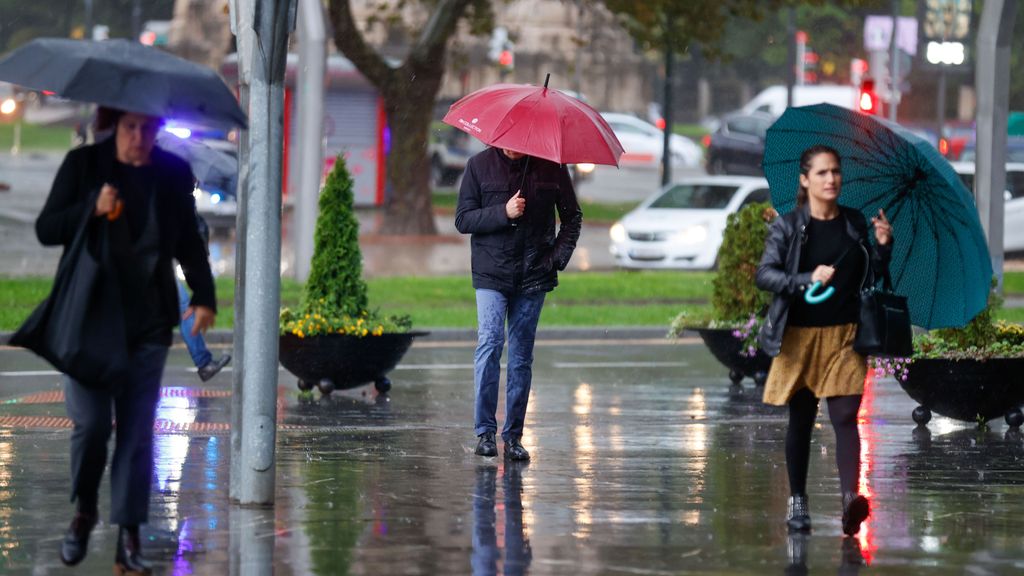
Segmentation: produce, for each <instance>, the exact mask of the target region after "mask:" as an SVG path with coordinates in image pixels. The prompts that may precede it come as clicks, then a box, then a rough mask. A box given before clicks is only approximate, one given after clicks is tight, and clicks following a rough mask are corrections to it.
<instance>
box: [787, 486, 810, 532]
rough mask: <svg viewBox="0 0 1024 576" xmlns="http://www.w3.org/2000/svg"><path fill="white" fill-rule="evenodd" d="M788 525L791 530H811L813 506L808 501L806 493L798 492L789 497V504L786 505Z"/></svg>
mask: <svg viewBox="0 0 1024 576" xmlns="http://www.w3.org/2000/svg"><path fill="white" fill-rule="evenodd" d="M786 526H788V527H789V531H790V532H810V531H811V507H810V504H808V502H807V495H806V494H796V495H794V496H790V497H789V504H788V506H787V507H786Z"/></svg>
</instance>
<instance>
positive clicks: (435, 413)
mask: <svg viewBox="0 0 1024 576" xmlns="http://www.w3.org/2000/svg"><path fill="white" fill-rule="evenodd" d="M540 337H541V340H540V341H539V342H538V347H537V351H536V361H535V370H534V388H533V392H532V397H531V401H530V411H529V414H528V417H527V433H526V436H525V437H524V438H523V443H524V445H525V446H526V447H527V448H528V449H529V450H530V451H531V453H532V454H533V461H532V462H531V463H528V464H518V465H517V464H510V463H505V462H503V461H502V460H501V459H500V458H499V459H485V458H481V457H478V456H474V455H473V453H472V451H473V447H474V444H475V442H474V440H475V439H474V438H473V437H472V431H471V428H472V423H471V421H470V417H471V413H472V409H471V408H472V396H473V394H472V368H471V362H472V352H473V344H472V343H471V342H465V341H458V340H456V341H443V340H440V339H437V340H431V339H430V338H425V339H422V340H420V341H418V342H417V344H416V345H415V346H414V347H413V348H412V350H410V352H409V353H408V354H407V356H406V357H405V359H404V361H403V363H402V364H401V365H400V366H399V368H398V369H396V370H395V371H393V372H392V373H391V378H392V380H393V382H394V388H393V390H392V392H391V395H390V397H379V396H377V394H376V392H374V391H373V389H372V387H370V386H366V387H362V388H356V389H352V390H347V391H343V392H335V393H334V394H333V395H332V396H330V397H325V398H321V397H320V396H319V395H317V396H315V397H314V398H315V399H314V400H311V401H304V400H301V399H300V398H299V396H298V394H297V390H296V388H295V386H294V382H295V379H294V377H292V376H291V375H289V374H287V373H286V372H282V373H281V378H280V389H279V398H280V402H279V410H278V420H279V435H278V450H277V458H278V460H277V492H276V494H277V499H276V500H277V501H276V506H275V507H274V509H273V510H251V509H241V508H238V507H234V506H231V505H230V504H229V501H228V495H227V486H228V476H229V468H230V466H229V435H228V425H227V423H228V422H229V420H230V407H229V405H230V392H229V390H230V378H228V377H226V375H222V376H219V377H218V378H215V379H214V380H212V381H211V382H209V383H208V384H207V385H200V383H199V381H198V379H197V378H196V375H195V373H194V369H191V370H190V369H189V360H188V356H187V354H186V353H185V351H184V350H182V349H175V350H174V351H172V354H171V358H170V363H169V366H168V369H167V372H166V375H165V382H164V384H165V387H164V394H163V398H162V400H161V403H160V407H159V413H158V420H159V421H158V424H157V427H158V430H159V433H158V435H157V445H156V463H155V465H154V480H153V487H154V495H153V505H152V508H151V514H150V520H151V523H150V525H148V526H147V527H146V528H145V529H144V532H143V535H144V537H145V546H146V549H147V550H148V552H149V555H150V556H151V557H152V558H153V559H154V560H155V561H157V562H158V563H159V566H158V567H159V571H158V573H161V574H174V575H185V574H197V575H205V574H210V575H213V574H217V575H223V574H240V575H250V574H257V575H260V574H284V575H288V574H368V575H369V574H373V575H377V574H413V575H418V574H424V575H428V574H429V575H435V574H437V575H440V574H480V575H486V574H574V575H575V574H585V575H589V574H595V575H596V574H630V575H635V574H658V575H660V574H680V573H707V574H738V573H758V574H764V573H774V574H779V573H783V574H805V573H811V574H832V573H839V574H856V573H858V572H859V571H861V570H864V571H865V572H864V573H879V574H912V573H927V574H964V573H970V574H1012V573H1020V571H1021V570H1022V569H1024V498H1022V497H1021V495H1022V494H1024V467H1022V460H1021V458H1022V457H1024V440H1022V439H1021V437H1020V435H1019V434H1014V433H1012V432H1010V433H1008V432H1007V429H1006V427H1005V425H1004V424H1003V423H1002V422H1001V421H1000V422H995V423H993V426H992V429H991V430H989V431H978V430H976V429H975V428H974V427H973V426H971V425H968V424H966V423H960V422H955V421H952V420H948V419H945V418H942V417H936V418H935V419H933V421H932V422H931V424H930V431H929V430H925V429H915V425H914V424H913V422H912V421H911V419H910V413H911V410H912V409H913V407H914V403H913V402H912V401H911V400H910V399H909V398H908V397H907V396H906V395H905V394H904V393H903V392H902V391H901V390H900V388H899V386H898V384H896V383H895V382H894V381H892V380H881V381H878V382H873V383H871V384H870V386H869V387H868V392H867V394H866V396H865V401H864V406H863V410H862V414H861V419H860V429H861V434H862V437H863V438H864V444H863V448H862V464H861V471H860V484H861V489H862V490H863V491H864V492H866V493H868V494H870V495H871V496H872V498H873V501H874V505H875V513H874V516H872V518H870V519H869V521H868V522H867V523H866V524H865V525H864V527H863V528H862V530H861V532H860V534H859V535H858V537H857V538H854V539H845V540H844V539H843V538H842V537H841V531H840V526H839V506H840V501H839V487H838V482H837V478H836V473H835V464H834V440H833V436H832V432H831V429H830V427H829V425H828V420H827V417H826V416H825V414H822V415H821V416H820V419H819V426H818V429H817V430H816V431H815V438H814V444H813V445H812V451H811V454H812V462H811V473H810V482H809V492H810V501H811V513H812V520H813V523H814V532H813V534H812V535H811V536H809V537H803V538H793V539H791V538H787V535H786V532H785V527H784V525H783V523H782V518H783V515H784V514H785V501H786V496H787V492H788V490H787V484H786V473H785V464H784V454H783V436H784V430H785V421H786V420H785V413H784V411H780V409H778V408H773V407H769V406H765V405H763V404H761V403H760V402H759V396H758V392H757V389H756V388H754V387H753V385H752V384H751V383H750V382H749V381H746V382H745V383H744V387H743V388H739V389H736V388H730V386H729V381H728V379H727V377H726V371H725V370H724V369H723V368H722V367H721V366H720V365H718V364H717V363H716V362H715V360H714V359H713V358H712V357H711V356H710V354H708V353H707V351H706V350H705V348H704V347H703V345H702V344H700V343H699V342H695V341H690V340H685V341H682V342H668V341H665V340H639V339H636V340H612V339H605V340H587V339H576V340H552V339H548V338H546V337H545V335H544V333H543V332H542V333H541V335H540ZM501 410H502V408H501V407H499V414H500V412H501ZM823 411H824V409H823ZM501 420H502V419H501V417H500V416H499V422H501ZM69 434H70V432H69V423H68V422H67V420H66V418H65V414H64V409H63V405H62V404H61V394H60V388H59V386H58V385H57V377H56V376H54V375H53V374H52V373H51V372H49V371H48V367H47V366H46V365H44V364H43V363H42V362H40V361H38V360H37V359H35V358H33V357H32V356H31V355H28V354H26V353H23V352H20V351H15V350H10V349H0V487H2V489H0V573H3V574H33V575H38V574H59V573H65V572H66V570H65V569H64V568H63V567H62V566H61V565H60V563H59V560H58V558H57V551H58V546H59V538H60V535H61V533H62V532H63V530H64V528H65V526H66V523H67V521H68V520H69V516H70V511H71V508H70V505H69V504H68V502H67V494H66V488H67V484H68V481H67V470H68V466H69V464H68V455H67V450H68V441H69ZM107 485H108V484H107V483H106V480H105V481H104V489H106V486H107ZM106 502H107V495H106V494H102V495H101V501H100V506H101V510H106V509H107V507H106ZM115 537H116V533H115V530H114V529H113V528H112V527H111V526H110V525H109V524H107V523H106V522H104V523H102V524H101V525H100V526H99V527H98V528H97V530H96V532H95V533H94V537H93V539H92V541H91V542H90V554H89V557H88V558H87V559H86V560H85V562H84V563H83V564H82V565H81V566H80V567H79V568H77V569H76V570H75V573H77V574H104V575H106V574H109V573H110V570H111V562H112V557H113V547H114V541H115Z"/></svg>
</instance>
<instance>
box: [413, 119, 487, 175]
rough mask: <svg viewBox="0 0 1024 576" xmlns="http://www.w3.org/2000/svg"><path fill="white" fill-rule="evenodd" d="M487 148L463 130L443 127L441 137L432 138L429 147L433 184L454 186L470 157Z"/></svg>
mask: <svg viewBox="0 0 1024 576" xmlns="http://www.w3.org/2000/svg"><path fill="white" fill-rule="evenodd" d="M486 148H487V145H486V144H484V143H483V142H481V141H479V140H477V139H476V138H473V137H472V136H470V135H469V134H466V133H465V132H463V131H462V130H457V129H455V128H452V127H445V128H444V129H442V130H441V131H440V134H439V137H438V138H436V139H433V138H432V139H431V142H430V144H429V145H428V147H427V152H428V154H429V155H430V183H431V185H432V186H434V187H437V188H441V187H446V186H453V185H454V184H455V183H456V182H457V181H458V179H459V176H460V175H461V174H462V171H463V170H465V169H466V162H467V161H468V160H469V158H470V157H471V156H473V155H474V154H476V153H477V152H481V151H483V150H484V149H486Z"/></svg>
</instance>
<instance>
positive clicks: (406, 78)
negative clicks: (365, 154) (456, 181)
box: [329, 0, 493, 234]
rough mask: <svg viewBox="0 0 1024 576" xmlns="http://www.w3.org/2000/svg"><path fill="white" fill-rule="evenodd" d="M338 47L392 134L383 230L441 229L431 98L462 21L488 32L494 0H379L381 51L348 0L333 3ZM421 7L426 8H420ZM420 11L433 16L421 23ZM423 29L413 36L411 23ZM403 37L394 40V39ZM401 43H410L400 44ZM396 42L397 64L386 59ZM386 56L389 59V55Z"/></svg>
mask: <svg viewBox="0 0 1024 576" xmlns="http://www.w3.org/2000/svg"><path fill="white" fill-rule="evenodd" d="M329 1H330V16H331V22H332V24H333V26H334V44H335V45H336V46H337V47H338V49H339V50H341V52H342V53H344V54H345V56H346V57H347V58H348V59H349V60H351V61H352V63H353V64H354V65H355V66H356V68H357V69H358V70H359V71H360V72H361V73H362V74H363V76H365V77H366V78H367V79H369V81H370V82H372V83H373V85H374V86H376V87H377V89H378V90H379V91H380V94H381V97H382V99H383V100H384V109H385V111H386V113H387V119H388V128H389V130H390V132H391V152H390V153H389V154H388V158H387V175H388V183H389V185H390V187H391V191H390V196H389V198H388V201H387V205H386V206H385V211H384V223H383V228H382V231H383V232H384V233H386V234H432V233H434V232H436V228H435V226H434V219H433V212H432V210H431V201H430V186H429V175H430V164H429V161H428V159H427V153H426V151H427V143H428V135H429V130H430V122H431V120H432V118H433V112H434V102H435V100H436V99H437V93H438V91H439V89H440V87H441V80H442V79H443V77H444V72H445V60H446V56H447V52H448V39H449V38H450V37H451V36H452V35H453V34H454V33H455V31H456V26H457V24H458V22H459V21H460V19H466V20H468V22H469V25H470V29H471V31H473V32H482V31H485V30H487V29H489V26H490V22H491V21H492V20H493V11H492V7H491V1H490V0H420V2H419V3H413V2H409V1H408V0H378V1H377V2H374V3H372V4H371V5H372V6H375V7H376V10H375V12H374V13H373V15H372V17H371V18H370V19H369V22H368V23H367V24H368V27H369V28H373V27H377V26H381V27H383V29H384V30H385V31H386V33H387V34H388V37H389V42H388V43H386V44H385V46H384V47H382V48H380V49H377V48H374V47H372V46H371V45H370V43H369V42H368V41H367V39H366V36H365V35H364V31H363V30H361V29H360V28H359V27H358V26H357V25H356V23H355V20H354V18H353V16H352V6H351V2H350V0H329ZM415 8H422V9H424V10H416V9H415ZM418 16H428V17H427V18H426V21H425V22H416V21H415V20H416V19H417V17H418ZM417 25H418V26H420V29H419V32H418V33H416V34H413V33H412V30H413V29H414V26H417ZM396 39H397V40H399V41H397V42H393V41H392V40H396ZM402 40H408V41H406V42H402ZM389 45H392V46H399V47H400V48H398V49H397V51H400V52H403V53H401V54H398V57H397V58H396V60H397V61H394V60H392V59H391V58H388V57H385V54H384V53H385V52H387V51H389V48H390V47H391V46H389ZM388 56H392V55H391V54H389V55H388Z"/></svg>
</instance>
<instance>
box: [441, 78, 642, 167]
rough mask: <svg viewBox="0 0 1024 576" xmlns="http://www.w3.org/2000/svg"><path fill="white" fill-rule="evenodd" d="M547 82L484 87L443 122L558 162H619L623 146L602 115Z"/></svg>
mask: <svg viewBox="0 0 1024 576" xmlns="http://www.w3.org/2000/svg"><path fill="white" fill-rule="evenodd" d="M549 77H550V75H549ZM547 84H548V83H547V80H545V81H544V86H532V85H530V84H495V85H494V86H488V87H487V88H481V89H480V90H477V91H476V92H473V93H472V94H469V95H468V96H465V97H463V98H462V99H461V100H459V101H458V102H456V103H455V104H452V106H451V108H450V109H449V110H448V113H447V114H445V116H444V122H445V123H446V124H450V125H452V126H454V127H456V128H458V129H460V130H462V131H463V132H466V133H467V134H470V135H472V136H475V137H476V138H478V139H479V140H480V141H482V142H483V143H484V144H488V145H491V146H496V147H498V148H506V149H509V150H515V151H516V152H522V153H523V154H529V155H530V156H536V157H538V158H544V159H546V160H551V161H552V162H558V163H559V164H579V163H583V162H589V163H592V164H607V165H610V166H618V165H619V156H621V155H622V144H620V143H619V139H618V138H616V137H615V133H614V132H612V129H611V127H610V126H608V123H607V122H605V121H604V118H602V117H601V115H600V114H599V113H598V112H597V110H594V109H593V108H591V107H590V106H588V105H587V104H584V103H583V102H581V101H580V100H578V99H577V98H573V97H572V96H569V95H567V94H564V93H562V92H559V91H558V90H549V89H548V87H547Z"/></svg>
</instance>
